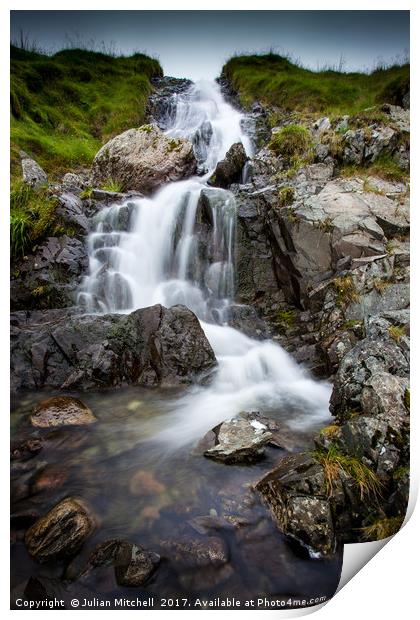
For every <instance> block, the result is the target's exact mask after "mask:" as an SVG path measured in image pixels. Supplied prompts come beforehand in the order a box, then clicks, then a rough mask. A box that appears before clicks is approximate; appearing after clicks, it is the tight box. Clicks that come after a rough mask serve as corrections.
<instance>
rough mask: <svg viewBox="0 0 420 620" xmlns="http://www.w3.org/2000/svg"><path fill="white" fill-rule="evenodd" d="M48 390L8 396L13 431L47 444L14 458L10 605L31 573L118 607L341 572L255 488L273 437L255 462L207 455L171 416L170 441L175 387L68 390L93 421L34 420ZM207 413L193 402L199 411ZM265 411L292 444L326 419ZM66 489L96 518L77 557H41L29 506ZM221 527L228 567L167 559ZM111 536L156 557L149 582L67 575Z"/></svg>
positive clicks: (241, 594) (295, 591)
mask: <svg viewBox="0 0 420 620" xmlns="http://www.w3.org/2000/svg"><path fill="white" fill-rule="evenodd" d="M51 395H52V393H50V392H46V391H42V392H41V391H38V392H36V393H25V394H20V395H19V396H18V397H16V398H15V399H14V400H13V403H12V416H11V425H12V430H11V433H12V441H13V442H19V441H21V440H23V439H25V438H28V437H39V438H41V439H42V440H43V442H44V444H43V449H42V450H41V451H40V452H39V453H38V454H37V455H35V456H33V457H32V458H30V459H28V460H26V461H19V460H14V461H13V462H12V497H11V504H12V549H11V557H12V605H13V600H15V599H16V598H17V597H18V596H19V595H21V594H22V592H23V591H24V589H25V587H27V584H28V581H29V580H30V579H31V578H32V581H31V584H32V586H34V584H38V585H39V583H38V582H40V583H41V584H43V587H45V588H46V590H47V591H48V592H50V593H51V595H52V594H55V595H57V596H61V597H63V598H64V599H65V600H66V601H67V600H70V599H71V598H72V597H73V596H80V597H86V598H87V599H89V600H91V599H92V600H93V599H94V598H95V597H96V598H97V599H100V600H107V601H110V602H111V603H110V604H111V606H112V605H113V603H112V601H114V599H115V598H116V597H118V596H124V597H126V598H127V597H128V598H133V599H134V598H137V599H147V598H148V597H153V598H154V606H155V607H159V606H160V605H161V600H160V599H161V598H167V597H178V598H185V599H187V601H188V603H187V604H188V605H189V604H190V603H189V602H190V601H191V602H194V601H195V600H196V598H197V597H201V598H203V597H204V598H206V599H214V598H217V597H219V598H220V599H221V600H223V599H226V598H228V597H235V598H236V599H237V600H238V601H241V604H244V601H246V600H248V599H256V598H259V597H267V599H269V600H274V599H288V598H289V597H294V598H299V599H307V600H308V599H310V598H312V597H316V596H325V597H327V598H328V597H330V596H332V594H333V593H334V591H335V589H336V587H337V585H338V581H339V578H340V572H341V559H342V558H341V552H340V551H339V552H337V554H336V556H335V557H333V558H332V559H330V560H320V559H311V558H310V557H309V556H308V554H307V553H306V552H305V551H304V550H302V549H300V548H299V547H297V546H296V545H294V544H292V543H291V542H290V541H288V540H286V539H285V537H284V536H283V535H282V534H281V533H280V532H279V531H278V530H277V528H276V527H275V525H274V523H273V522H272V520H271V518H270V516H269V514H268V512H267V510H266V508H265V507H264V505H263V504H262V502H261V499H260V497H259V495H258V493H256V492H254V491H253V490H252V486H253V484H254V483H255V482H256V481H257V480H258V479H259V478H261V476H262V475H263V474H264V473H265V472H266V471H268V470H269V469H270V468H271V467H272V466H273V465H274V463H275V462H276V461H277V460H278V459H279V458H280V457H281V456H282V455H284V454H285V452H284V450H282V449H279V448H274V447H268V448H267V450H266V457H265V458H264V459H263V460H262V461H260V462H258V463H256V464H253V465H246V466H245V465H244V466H239V465H229V466H227V465H224V464H221V463H217V462H215V461H212V460H210V459H206V458H204V457H203V456H202V450H201V451H200V449H199V446H197V441H193V442H190V443H188V444H185V442H182V443H181V444H180V443H179V442H177V441H176V436H175V433H176V427H175V426H174V427H173V432H174V440H173V444H171V440H170V433H169V435H168V430H167V427H166V425H165V420H169V419H170V416H171V411H172V407H173V405H174V403H176V402H177V400H178V399H179V396H180V393H179V391H176V390H166V391H162V390H147V389H143V388H138V387H130V388H124V389H120V390H118V391H103V392H100V393H93V392H91V393H83V394H77V393H74V392H72V393H70V394H69V395H71V396H76V397H78V398H81V399H82V400H83V401H84V402H85V403H86V404H87V405H89V406H90V408H91V409H92V411H93V412H94V414H95V416H96V417H97V418H98V421H97V423H95V424H92V425H89V426H81V427H63V428H59V429H52V430H51V429H46V430H43V429H34V428H32V427H31V425H30V423H29V414H30V412H31V410H32V408H33V406H34V405H35V404H36V403H38V402H40V401H41V400H43V399H45V398H47V397H49V396H51ZM200 413H201V412H200V411H199V410H197V416H200ZM269 413H270V416H271V417H274V418H275V419H276V420H277V421H278V423H279V424H280V425H281V427H282V428H284V436H285V439H287V446H288V449H289V450H299V449H302V448H305V447H308V446H309V445H310V444H311V437H312V436H313V432H314V431H315V430H316V425H317V424H318V425H320V422H314V425H313V426H312V427H310V426H307V427H306V428H305V430H303V429H299V428H294V429H293V430H291V428H290V425H288V423H287V419H288V416H289V417H290V415H291V413H290V411H286V410H283V411H282V410H277V411H276V410H273V411H270V412H269ZM169 428H171V427H170V426H169ZM162 430H165V433H164V440H162V439H160V437H161V435H162ZM68 496H75V497H80V498H82V499H83V500H84V501H85V502H86V503H87V504H88V505H89V506H90V508H91V510H92V512H93V514H94V515H95V519H96V521H97V524H98V526H97V528H96V530H95V532H94V534H93V535H92V536H91V537H90V538H89V539H88V540H87V541H86V543H85V545H84V547H83V549H82V551H81V553H80V554H79V557H78V558H77V559H76V560H75V561H73V562H72V563H71V565H70V567H69V566H68V565H65V564H57V563H55V564H51V565H40V564H37V563H35V562H34V561H33V560H32V559H31V558H30V556H29V555H28V554H27V552H26V548H25V545H24V542H23V537H24V533H25V527H27V525H25V514H27V513H34V514H36V515H37V514H39V515H41V514H44V513H45V512H47V510H49V509H50V508H51V507H52V506H54V505H55V504H56V503H57V502H59V501H60V500H61V499H63V498H64V497H68ZM203 517H206V518H205V519H203ZM215 536H216V537H219V538H222V539H223V541H224V543H225V545H226V547H227V548H228V551H229V558H230V559H229V562H228V563H227V564H225V565H224V566H222V567H219V568H215V567H210V568H209V567H208V566H204V567H201V568H194V569H193V570H192V569H191V567H183V566H180V565H179V564H177V563H176V562H173V561H172V559H171V553H170V551H168V546H167V542H168V541H174V540H180V539H182V540H185V539H186V538H188V539H191V538H192V539H199V540H200V541H205V540H206V539H208V538H211V537H215ZM110 538H121V539H126V540H129V541H131V542H133V543H136V544H138V545H141V546H143V547H146V548H148V549H151V550H153V551H156V552H157V553H159V554H160V555H161V557H162V560H161V564H160V566H159V568H158V570H157V571H156V572H155V573H154V575H153V576H152V578H151V579H150V580H149V582H148V583H147V584H145V586H144V587H143V588H133V589H132V588H122V587H119V586H117V585H116V582H115V580H114V577H113V573H112V570H110V569H97V570H96V571H94V572H93V573H92V574H91V575H90V576H89V577H88V578H86V579H83V580H82V581H78V580H76V581H72V580H71V579H70V577H72V575H74V574H75V571H76V572H77V567H78V566H81V565H82V564H83V558H86V557H87V556H88V555H89V553H90V552H91V551H92V550H93V548H94V547H95V546H96V545H97V544H98V543H99V542H101V541H104V540H107V539H110ZM34 579H37V580H38V581H37V582H34ZM27 591H28V590H27ZM66 604H67V603H66ZM94 605H95V604H94ZM96 606H97V605H96Z"/></svg>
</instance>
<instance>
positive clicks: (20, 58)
mask: <svg viewBox="0 0 420 620" xmlns="http://www.w3.org/2000/svg"><path fill="white" fill-rule="evenodd" d="M160 75H162V68H161V66H160V64H159V62H158V61H157V60H155V59H152V58H149V57H148V56H145V55H143V54H134V55H133V56H130V57H113V56H108V55H106V54H102V53H99V52H93V51H87V50H80V49H69V50H63V51H61V52H58V53H57V54H54V55H53V56H46V55H44V54H39V53H34V52H28V51H25V50H22V49H19V48H17V47H14V46H11V154H12V176H13V174H14V173H15V172H16V173H17V171H18V167H17V163H18V161H19V160H18V152H19V150H20V149H23V150H25V151H27V152H28V154H29V155H31V156H33V157H35V158H36V160H37V161H38V162H39V163H40V164H41V166H42V167H43V168H44V169H45V170H46V172H47V173H49V174H51V175H53V176H54V175H57V174H61V173H63V172H66V171H69V170H74V169H77V168H78V167H81V166H85V165H89V164H90V163H91V161H92V158H93V156H94V155H95V153H96V152H97V150H98V149H99V147H100V146H101V144H103V143H104V142H105V141H106V140H107V139H109V138H110V137H112V136H114V135H116V134H118V133H120V132H121V131H124V130H125V129H128V128H130V127H135V126H138V125H141V124H142V123H143V122H144V120H145V118H144V117H145V108H146V104H147V98H148V95H149V93H150V92H151V83H150V78H152V77H154V76H160Z"/></svg>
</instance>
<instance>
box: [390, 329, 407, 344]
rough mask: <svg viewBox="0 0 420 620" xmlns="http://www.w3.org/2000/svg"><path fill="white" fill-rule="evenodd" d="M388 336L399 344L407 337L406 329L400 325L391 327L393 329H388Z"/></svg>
mask: <svg viewBox="0 0 420 620" xmlns="http://www.w3.org/2000/svg"><path fill="white" fill-rule="evenodd" d="M388 334H389V336H390V337H391V338H392V340H395V342H399V341H400V340H401V338H402V337H403V336H405V335H406V331H405V327H401V326H400V325H391V327H388Z"/></svg>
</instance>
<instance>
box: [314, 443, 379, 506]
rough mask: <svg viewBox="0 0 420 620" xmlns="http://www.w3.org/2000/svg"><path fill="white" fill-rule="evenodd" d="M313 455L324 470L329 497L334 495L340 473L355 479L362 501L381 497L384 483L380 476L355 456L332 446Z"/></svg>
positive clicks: (315, 451) (318, 450)
mask: <svg viewBox="0 0 420 620" xmlns="http://www.w3.org/2000/svg"><path fill="white" fill-rule="evenodd" d="M313 455H314V457H315V458H316V460H317V461H318V462H319V463H320V464H321V465H322V467H323V469H324V475H325V482H326V486H327V494H328V496H331V495H332V494H333V493H334V489H335V488H336V485H337V483H338V481H339V476H340V472H344V473H346V474H348V475H349V476H351V477H352V478H353V480H354V482H355V483H356V485H357V488H358V491H359V494H360V498H361V499H364V498H365V497H378V496H380V495H381V488H382V483H381V482H380V480H379V478H378V476H377V475H376V473H375V472H374V471H373V470H372V469H370V468H369V467H368V466H367V465H365V464H364V463H362V461H360V460H359V459H358V458H356V457H355V456H349V455H348V454H342V453H341V452H340V451H339V450H338V448H337V447H336V446H335V445H331V446H330V447H329V448H328V450H323V449H317V450H314V452H313Z"/></svg>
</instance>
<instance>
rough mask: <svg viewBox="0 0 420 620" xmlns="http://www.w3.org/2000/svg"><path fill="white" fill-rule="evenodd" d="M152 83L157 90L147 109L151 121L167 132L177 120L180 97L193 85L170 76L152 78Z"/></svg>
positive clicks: (188, 81)
mask: <svg viewBox="0 0 420 620" xmlns="http://www.w3.org/2000/svg"><path fill="white" fill-rule="evenodd" d="M152 83H153V86H154V87H155V90H154V92H153V93H152V95H150V97H149V102H148V107H147V110H148V113H149V115H150V121H151V122H155V123H157V125H158V126H159V127H160V129H162V130H165V129H167V128H168V127H169V126H170V125H171V124H172V122H173V120H174V119H175V114H176V104H177V98H178V96H179V95H182V94H183V93H185V92H186V91H187V90H188V89H189V88H190V87H191V86H192V84H193V83H192V82H191V80H186V79H183V78H174V77H168V76H165V77H162V78H152Z"/></svg>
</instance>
